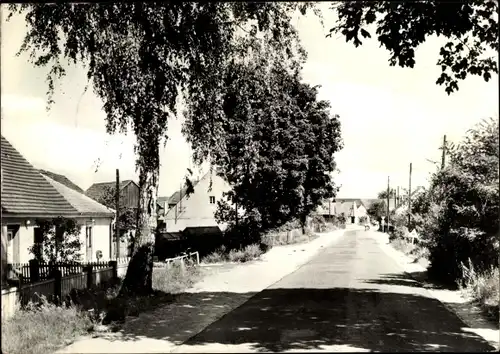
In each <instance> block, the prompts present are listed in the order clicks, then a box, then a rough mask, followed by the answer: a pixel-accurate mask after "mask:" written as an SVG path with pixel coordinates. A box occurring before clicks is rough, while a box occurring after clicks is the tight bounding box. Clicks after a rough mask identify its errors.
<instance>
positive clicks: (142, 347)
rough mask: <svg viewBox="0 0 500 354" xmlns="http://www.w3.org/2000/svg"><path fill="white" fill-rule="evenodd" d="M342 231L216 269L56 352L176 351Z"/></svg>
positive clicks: (334, 239)
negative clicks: (111, 329) (116, 327)
mask: <svg viewBox="0 0 500 354" xmlns="http://www.w3.org/2000/svg"><path fill="white" fill-rule="evenodd" d="M344 232H345V230H336V231H333V232H329V233H324V234H318V236H319V237H318V238H316V239H314V240H313V241H311V242H309V243H306V244H296V245H287V246H278V247H274V248H272V249H271V250H270V251H269V252H267V253H266V254H264V255H263V256H262V257H261V259H260V260H258V261H253V262H249V263H246V264H238V265H234V267H232V268H229V269H227V268H225V269H224V271H221V272H217V271H213V272H212V274H209V275H207V276H206V277H205V278H203V279H202V280H201V281H199V282H198V283H196V284H195V285H193V287H192V288H191V289H188V290H187V291H186V292H185V293H183V294H181V295H179V297H178V298H177V299H176V300H175V301H174V302H173V303H171V304H168V305H165V306H162V307H160V308H158V309H156V310H154V311H151V312H148V313H143V314H141V315H139V316H138V317H135V318H128V319H127V321H126V322H125V324H124V326H123V328H122V329H121V330H120V331H119V332H117V333H105V334H101V335H100V336H99V337H97V338H82V339H81V340H78V341H76V342H74V343H73V344H71V345H69V346H68V347H66V348H63V349H62V350H60V351H58V352H57V353H146V352H147V353H168V352H173V351H175V349H176V348H177V347H178V346H179V345H181V344H182V343H184V342H185V341H187V340H188V339H189V338H191V337H192V336H194V335H196V334H198V333H199V332H201V331H202V330H203V329H205V328H206V327H207V326H208V325H210V324H211V323H213V322H215V321H217V320H218V319H219V318H221V317H222V316H224V315H225V314H227V313H229V312H230V311H232V310H234V309H235V308H237V307H239V306H241V305H242V304H244V303H245V302H246V301H248V300H249V299H250V298H251V297H252V296H253V295H255V294H257V293H259V292H261V291H262V290H264V289H266V288H267V287H269V286H271V285H272V284H274V283H276V282H277V281H279V280H280V279H282V278H283V277H285V276H286V275H288V274H290V273H292V272H294V271H295V270H297V269H298V268H300V267H301V266H302V265H304V264H305V263H307V262H308V261H309V260H310V259H311V258H312V257H313V256H314V255H315V254H316V253H317V252H319V251H320V250H321V249H322V248H323V247H326V246H328V245H330V244H333V243H335V242H336V241H337V240H339V239H340V238H341V237H342V235H343V234H344ZM215 268H216V267H213V269H215Z"/></svg>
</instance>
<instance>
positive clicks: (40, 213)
mask: <svg viewBox="0 0 500 354" xmlns="http://www.w3.org/2000/svg"><path fill="white" fill-rule="evenodd" d="M1 165H2V195H1V208H2V221H1V226H2V248H5V249H2V254H5V255H6V258H7V262H8V263H26V262H28V261H29V260H30V259H32V258H33V255H32V254H30V252H29V251H28V248H29V247H31V246H33V245H34V244H35V243H37V242H39V240H40V237H41V233H40V229H39V228H38V227H37V226H36V220H41V219H52V218H56V217H65V218H71V219H74V220H76V221H77V222H78V223H79V224H80V225H81V232H80V237H81V241H82V249H81V260H82V261H95V260H97V257H96V254H97V251H101V252H102V259H110V255H111V254H112V253H111V251H112V250H111V246H112V242H111V240H112V234H111V233H112V222H113V220H114V217H115V214H114V211H113V210H111V209H108V208H106V207H105V206H104V205H102V204H99V203H97V202H95V201H94V200H92V199H91V198H89V197H86V196H85V195H84V194H82V193H80V192H78V191H76V190H75V189H72V188H70V187H68V186H66V185H64V184H62V183H60V182H57V181H55V180H54V179H52V178H50V177H48V176H46V175H43V174H42V173H40V171H38V170H36V169H35V168H34V167H33V166H32V165H31V164H30V163H29V162H28V161H27V160H26V159H25V158H24V157H23V156H22V155H21V154H20V153H19V152H18V151H17V150H16V149H15V148H14V147H13V146H12V145H11V144H10V143H9V142H8V141H7V140H6V139H5V138H4V137H3V136H2V137H1Z"/></svg>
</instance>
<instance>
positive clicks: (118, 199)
mask: <svg viewBox="0 0 500 354" xmlns="http://www.w3.org/2000/svg"><path fill="white" fill-rule="evenodd" d="M115 198H116V199H115V205H116V206H115V207H116V221H115V230H116V259H118V258H120V226H119V225H120V223H119V218H120V170H119V169H116V186H115Z"/></svg>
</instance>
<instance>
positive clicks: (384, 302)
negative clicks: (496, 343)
mask: <svg viewBox="0 0 500 354" xmlns="http://www.w3.org/2000/svg"><path fill="white" fill-rule="evenodd" d="M252 295H254V294H252V293H245V294H242V293H217V292H213V293H206V292H205V293H192V294H183V295H182V297H180V298H179V299H178V301H179V303H178V304H176V306H175V310H173V311H171V312H170V313H168V312H165V311H164V310H163V312H156V314H155V313H151V314H150V315H149V316H150V317H149V318H147V317H143V318H142V319H141V320H140V322H141V323H142V325H141V323H137V322H136V323H135V324H134V323H131V324H130V325H128V326H126V327H125V328H124V329H123V330H122V335H123V337H122V338H121V340H136V339H137V338H138V337H148V338H154V339H163V340H168V341H171V342H175V343H177V344H178V343H180V342H184V341H185V340H186V339H187V338H189V336H190V335H192V337H191V338H190V339H189V340H187V341H186V342H185V343H184V348H185V351H188V352H189V351H190V348H195V347H196V348H200V347H201V348H206V351H209V352H210V351H213V347H212V348H211V347H209V346H208V345H209V344H219V345H244V346H246V347H247V349H250V350H254V351H273V352H279V351H286V350H321V349H326V350H330V351H331V350H335V349H339V348H343V349H341V350H342V351H345V348H351V349H354V350H357V351H403V352H415V351H423V352H426V351H447V352H450V351H455V352H468V351H479V352H484V351H492V350H494V349H495V348H494V347H492V346H491V345H489V344H488V343H487V342H486V341H485V340H483V339H482V338H481V337H479V336H477V335H475V334H472V333H470V332H467V331H465V330H463V328H464V327H467V326H466V325H465V324H464V323H463V322H462V321H461V320H460V319H459V318H458V317H457V316H455V315H454V314H452V313H450V312H449V311H448V310H446V308H445V307H444V306H443V305H442V304H441V303H440V302H439V301H437V300H435V299H433V298H428V297H425V296H419V295H412V294H408V293H396V292H381V291H377V290H375V289H354V288H331V289H318V288H299V289H297V288H276V289H272V288H269V289H266V290H264V291H263V292H261V293H258V294H256V295H255V296H252ZM246 300H248V301H247V302H245V301H246ZM244 302H245V303H244ZM242 303H244V304H243V305H242V306H239V307H238V308H236V309H234V310H233V311H231V312H229V313H228V314H226V315H225V316H223V317H222V318H220V319H218V320H217V316H215V315H213V314H214V313H219V314H220V315H221V314H222V313H223V312H224V310H226V311H227V310H229V309H231V308H234V307H237V306H238V305H241V304H242ZM169 306H170V305H169ZM221 309H222V310H221ZM186 311H187V312H189V311H191V312H190V315H189V314H188V313H187V312H186ZM220 315H219V316H220ZM141 317H142V316H141ZM176 318H177V320H176ZM181 318H189V319H190V321H191V322H192V323H191V324H188V323H187V322H188V321H180V319H181ZM213 321H215V322H213ZM210 322H213V323H212V324H211V325H209V326H208V327H206V328H205V329H204V330H202V329H203V328H204V327H205V326H206V324H205V323H207V324H208V323H210ZM197 326H198V327H197ZM196 327H197V328H196ZM193 328H195V329H193ZM186 331H191V333H188V332H186ZM198 331H201V332H200V333H199V334H196V333H197V332H198ZM184 348H183V350H184ZM332 348H333V349H332ZM144 349H145V350H147V348H144ZM219 349H220V348H219ZM225 350H226V351H227V350H229V351H232V350H231V349H227V347H226V349H225Z"/></svg>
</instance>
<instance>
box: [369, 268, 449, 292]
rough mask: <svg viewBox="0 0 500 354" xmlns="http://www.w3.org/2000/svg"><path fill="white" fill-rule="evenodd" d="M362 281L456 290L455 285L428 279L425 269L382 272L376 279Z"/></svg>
mask: <svg viewBox="0 0 500 354" xmlns="http://www.w3.org/2000/svg"><path fill="white" fill-rule="evenodd" d="M364 282H365V283H368V284H381V285H396V286H410V287H415V288H426V289H440V290H457V286H456V285H455V286H453V285H447V284H441V283H439V282H438V281H436V280H432V279H429V276H428V274H427V271H423V272H411V273H390V274H384V275H383V276H382V277H380V278H378V279H369V280H365V281H364Z"/></svg>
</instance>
